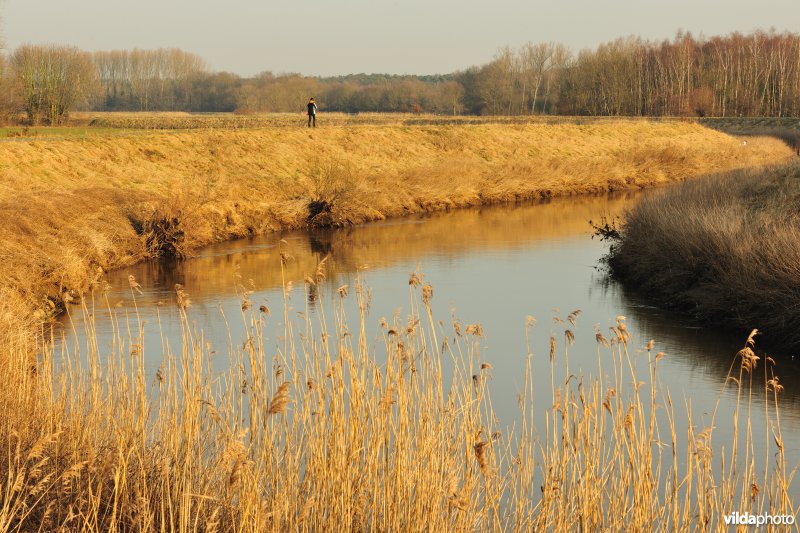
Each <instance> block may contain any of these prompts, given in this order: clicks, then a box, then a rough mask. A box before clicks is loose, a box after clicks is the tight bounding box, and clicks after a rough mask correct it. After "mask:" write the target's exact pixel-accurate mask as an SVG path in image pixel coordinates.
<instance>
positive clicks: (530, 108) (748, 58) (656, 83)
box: [0, 31, 800, 124]
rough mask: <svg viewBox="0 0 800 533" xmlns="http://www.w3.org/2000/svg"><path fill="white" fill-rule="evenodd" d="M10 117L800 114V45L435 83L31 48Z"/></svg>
mask: <svg viewBox="0 0 800 533" xmlns="http://www.w3.org/2000/svg"><path fill="white" fill-rule="evenodd" d="M0 95H1V96H0V108H2V109H1V111H3V112H4V113H5V114H7V115H16V114H20V113H24V115H25V116H26V119H27V121H28V122H30V123H32V124H42V123H48V124H59V123H60V122H62V121H63V120H64V119H65V118H66V117H67V116H68V113H69V112H70V111H71V110H76V109H81V110H96V111H190V112H239V113H251V112H299V111H301V110H302V109H303V108H304V104H305V101H306V100H307V98H308V97H309V96H314V97H316V99H317V101H318V102H319V105H320V108H321V110H324V111H340V112H347V113H358V112H370V111H375V112H417V113H436V114H475V115H533V114H557V115H559V114H560V115H608V116H617V115H619V116H797V115H800V34H796V33H789V32H784V33H777V32H774V31H770V32H764V31H756V32H752V33H750V34H740V33H733V34H730V35H727V36H720V37H713V38H709V39H707V38H698V37H694V36H692V35H691V34H689V33H678V34H677V35H676V36H675V37H674V38H673V39H671V40H666V41H658V42H656V41H647V40H643V39H641V38H637V37H628V38H623V39H617V40H615V41H612V42H608V43H604V44H601V45H599V46H598V47H597V48H595V49H586V50H581V51H578V52H577V53H576V52H573V51H572V50H570V49H569V48H568V47H566V46H564V45H563V44H558V43H526V44H524V45H522V46H520V47H518V48H511V47H505V48H502V49H500V50H499V51H498V53H497V54H496V55H495V57H494V58H493V59H492V60H491V61H490V62H488V63H486V64H484V65H479V66H474V67H471V68H468V69H466V70H463V71H459V72H454V73H451V74H446V75H436V76H396V75H384V74H369V75H368V74H355V75H347V76H334V77H313V76H303V75H300V74H291V73H290V74H274V73H271V72H264V73H261V74H259V75H257V76H254V77H247V78H245V77H241V76H238V75H235V74H231V73H227V72H211V71H210V70H209V69H208V67H207V65H206V64H205V62H204V61H203V59H202V58H201V57H199V56H197V55H195V54H192V53H189V52H185V51H182V50H178V49H158V50H128V51H125V50H123V51H104V52H84V51H81V50H78V49H76V48H73V47H67V46H34V45H25V46H21V47H19V48H17V49H16V50H14V51H13V52H11V53H10V54H8V55H7V56H0Z"/></svg>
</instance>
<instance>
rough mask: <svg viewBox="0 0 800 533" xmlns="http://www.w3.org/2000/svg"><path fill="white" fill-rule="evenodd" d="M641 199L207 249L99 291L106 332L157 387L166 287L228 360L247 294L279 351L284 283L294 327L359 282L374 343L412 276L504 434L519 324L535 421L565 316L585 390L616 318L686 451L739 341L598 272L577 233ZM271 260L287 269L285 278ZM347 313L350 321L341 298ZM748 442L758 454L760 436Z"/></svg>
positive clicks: (167, 331) (404, 308) (104, 341)
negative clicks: (477, 368) (315, 283)
mask: <svg viewBox="0 0 800 533" xmlns="http://www.w3.org/2000/svg"><path fill="white" fill-rule="evenodd" d="M641 194H643V193H637V194H628V195H622V196H612V197H592V198H572V199H563V200H557V201H552V202H549V203H544V204H536V205H525V206H514V207H505V206H504V207H489V208H481V209H471V210H463V211H457V212H452V213H444V214H437V215H432V216H426V217H414V218H407V219H400V220H392V221H387V222H382V223H375V224H370V225H365V226H361V227H353V228H347V229H339V230H329V231H315V232H292V233H286V234H282V235H274V236H268V237H263V238H258V239H252V240H241V241H235V242H231V243H225V244H221V245H217V246H212V247H210V248H207V249H205V250H203V251H202V252H201V253H200V254H199V255H198V257H196V258H193V259H191V260H188V261H184V262H178V263H148V264H141V265H137V266H134V267H131V268H126V269H123V270H121V271H119V272H116V273H113V274H112V275H111V276H109V278H108V281H109V283H110V285H111V286H112V289H111V290H110V291H109V292H108V293H107V298H108V300H107V301H108V303H109V304H110V307H111V308H112V309H113V311H114V313H115V314H116V317H117V322H116V324H117V327H119V324H120V322H119V321H120V320H122V322H123V323H124V321H125V317H128V319H132V318H133V317H134V316H138V319H140V320H142V321H144V322H146V323H147V325H146V326H145V328H144V332H145V340H144V345H145V358H146V360H147V361H148V363H147V364H148V370H149V372H150V373H152V374H154V373H155V371H156V369H157V368H158V366H159V365H160V364H161V362H162V343H163V342H165V341H164V339H166V342H170V339H172V340H173V342H175V343H176V344H178V345H179V344H180V341H179V337H180V331H181V326H180V323H179V314H178V312H177V308H176V305H175V290H174V287H175V284H176V283H179V284H181V285H183V286H184V287H185V291H186V292H187V293H188V295H189V297H190V298H191V300H192V307H191V308H190V310H189V316H190V319H191V320H192V321H193V323H194V324H195V326H196V328H197V329H202V330H203V331H204V335H205V337H206V339H207V341H208V342H210V343H212V344H213V345H214V346H217V347H220V349H225V347H227V346H229V345H240V346H241V343H242V342H243V340H244V338H245V327H244V326H243V325H242V319H241V305H242V294H243V293H244V292H245V291H248V292H251V293H250V295H249V300H250V302H251V303H252V306H253V308H255V309H257V308H258V307H259V306H261V305H263V306H266V307H268V308H270V309H271V310H272V311H273V313H272V315H273V320H274V322H275V323H276V324H275V325H276V326H277V327H276V333H275V338H273V339H269V340H268V342H272V343H274V345H278V344H279V343H280V342H281V339H280V338H279V333H277V331H280V330H281V325H280V322H281V321H282V311H281V310H282V309H283V296H282V294H283V292H282V288H281V287H282V286H283V285H284V284H287V283H289V282H291V285H292V286H293V290H292V294H291V305H292V307H293V309H292V316H294V315H295V314H308V313H312V314H313V313H315V312H317V309H318V306H319V305H326V302H329V300H330V299H331V298H336V299H338V295H337V294H336V289H337V288H338V287H341V286H343V285H348V286H349V287H354V286H355V285H356V283H357V281H358V280H357V278H360V280H361V282H362V283H363V284H364V285H365V286H366V287H369V288H370V289H371V305H370V311H369V316H368V319H367V321H368V325H370V326H372V327H373V330H372V332H368V336H369V335H372V338H377V337H378V336H379V335H380V332H379V325H378V324H379V322H380V319H381V318H382V317H392V316H393V315H395V314H396V313H399V316H403V317H404V316H406V314H407V313H408V308H409V285H408V280H409V275H410V274H411V273H412V272H415V271H416V272H421V273H424V279H425V281H426V282H430V283H431V284H432V285H433V288H434V296H433V302H432V303H433V308H434V313H435V315H436V318H437V319H441V320H443V321H444V322H445V323H448V322H451V321H452V317H453V316H455V317H457V318H458V319H459V320H460V321H461V322H462V323H464V324H466V323H480V324H481V326H482V328H483V331H484V334H485V339H484V341H483V346H482V353H483V358H484V359H485V360H487V361H490V362H491V364H492V366H493V370H492V376H491V381H490V385H489V386H490V387H491V388H492V400H493V404H494V409H495V411H496V413H497V415H498V417H499V418H500V419H501V421H508V422H509V423H513V422H514V420H515V419H516V417H517V416H518V412H519V406H518V401H517V399H518V393H519V392H521V390H522V382H521V379H522V378H521V376H522V370H523V368H524V363H525V359H526V355H527V347H526V342H525V324H526V317H527V316H533V317H535V318H536V319H537V322H536V325H535V326H534V327H533V329H532V330H531V332H530V339H531V342H530V345H531V348H532V351H533V357H534V358H537V359H538V360H539V364H541V368H542V369H546V370H543V372H542V376H541V377H542V381H541V383H539V385H540V390H541V393H537V394H540V397H539V398H538V400H540V403H539V404H538V405H539V406H542V408H543V409H544V406H546V405H547V402H548V401H549V400H550V391H549V342H550V336H551V335H553V336H555V337H556V338H557V339H563V337H564V329H565V327H570V328H571V326H565V324H566V322H564V319H565V318H566V316H567V314H568V313H570V312H571V311H573V310H575V309H580V310H581V311H582V313H581V314H580V316H579V317H578V324H577V327H576V328H571V329H574V330H575V345H574V346H573V347H571V348H570V355H569V357H570V361H569V365H570V371H571V372H572V373H574V374H576V375H583V376H586V377H589V378H590V377H591V376H592V375H593V374H594V373H596V368H597V344H596V339H595V331H596V329H599V330H600V331H602V332H604V333H605V334H606V336H610V334H609V331H608V327H609V326H611V325H613V324H614V323H615V319H616V317H617V316H618V315H624V316H625V317H627V319H626V320H627V325H628V328H629V330H630V331H631V332H632V333H633V335H634V340H633V342H632V344H631V346H632V347H633V348H634V349H633V350H632V352H633V354H634V361H635V364H636V365H637V366H639V367H640V369H642V375H643V376H645V378H646V375H647V372H646V368H647V367H646V363H647V360H646V356H645V355H644V353H643V352H644V346H645V345H646V344H647V342H648V341H649V340H650V339H654V340H655V351H661V352H665V353H666V354H667V356H666V358H664V359H663V360H661V361H660V363H659V374H660V382H661V384H662V386H663V387H664V388H665V389H667V388H668V389H669V391H670V393H671V397H672V400H673V402H674V405H675V412H676V415H677V420H676V422H677V423H678V434H679V439H681V438H684V440H685V437H681V435H685V434H686V429H685V426H686V424H687V423H688V422H687V416H686V408H687V406H688V408H689V409H690V410H691V412H692V420H693V423H694V425H695V428H696V430H697V431H700V430H701V429H703V427H705V426H707V425H708V424H709V423H710V414H711V410H712V409H713V408H714V404H715V402H716V400H717V398H718V397H721V405H720V411H721V412H722V413H724V412H725V411H726V409H727V410H730V409H731V407H732V405H733V403H734V402H735V390H734V389H733V387H730V386H728V387H725V386H724V383H723V381H724V377H725V375H726V373H727V371H728V368H729V366H730V364H731V362H732V360H733V356H734V354H735V353H736V351H737V350H738V349H740V348H741V347H742V344H743V342H744V340H745V338H746V336H747V333H748V332H746V331H739V332H714V331H707V330H703V329H699V328H697V327H695V326H694V325H693V324H692V323H691V321H690V320H686V319H680V318H676V317H675V316H673V315H672V314H671V313H668V312H664V311H660V310H658V309H655V308H653V307H650V306H648V305H646V304H645V303H643V301H642V299H641V298H640V297H639V296H638V295H635V294H629V293H628V292H626V291H625V290H623V289H622V288H621V287H620V286H618V285H617V284H615V283H613V282H610V281H609V280H608V279H607V278H606V276H605V275H604V274H603V272H602V271H600V270H598V268H597V267H598V262H599V259H600V258H601V256H602V255H603V254H604V252H605V251H606V244H604V243H601V242H599V241H598V240H597V239H592V238H591V233H592V230H591V227H590V225H589V223H588V221H589V220H595V221H597V220H599V219H600V218H601V217H603V216H606V217H614V216H618V215H620V214H622V213H623V211H624V210H625V209H627V208H630V207H631V206H632V205H634V203H635V202H636V201H637V199H638V198H639V197H640V195H641ZM647 194H653V193H647ZM655 194H657V193H655ZM279 250H282V251H283V252H284V254H286V255H287V256H289V257H290V259H289V260H288V262H287V263H286V266H285V268H283V269H281V259H280V254H279ZM325 258H327V259H326V260H325V262H326V272H327V278H326V280H325V282H324V283H322V284H321V287H320V289H319V291H309V290H308V289H307V286H306V285H304V283H303V279H304V277H305V276H306V275H308V274H312V273H313V272H314V271H315V270H316V269H317V266H318V265H319V263H320V261H322V260H323V259H325ZM129 275H133V276H134V277H135V279H136V280H137V282H138V283H139V284H140V285H141V287H142V293H141V294H138V293H135V292H132V291H131V289H130V287H129V283H128V276H129ZM134 300H135V301H134ZM348 300H349V301H350V304H349V305H350V306H351V309H350V311H351V314H352V316H354V317H355V316H357V312H356V311H355V310H354V306H355V303H353V302H352V300H354V298H352V295H351V297H350V298H349V299H348ZM104 305H105V303H102V304H101V302H98V304H97V307H96V309H95V310H94V314H95V319H96V320H95V325H96V332H97V337H98V339H99V342H100V347H101V350H102V348H103V345H110V344H111V343H112V342H113V334H112V331H113V328H114V323H115V322H114V321H113V320H112V319H111V318H110V313H109V310H108V309H107V308H104ZM120 317H121V318H120ZM237 318H238V319H237ZM64 327H65V329H64V331H65V342H66V344H67V345H73V346H79V345H81V344H82V343H83V342H84V333H83V326H82V324H81V317H80V313H78V312H77V310H73V312H72V316H71V317H70V318H68V319H65V321H64ZM774 357H775V358H776V359H777V360H778V367H777V370H778V372H779V374H780V375H781V381H782V383H783V384H784V386H785V391H784V393H783V394H782V395H781V397H780V402H781V408H782V412H781V422H782V427H783V432H784V442H785V443H786V453H787V457H789V458H790V459H791V461H792V463H791V464H792V465H794V464H796V462H797V461H798V459H800V438H798V437H800V387H798V385H800V379H799V378H798V373H797V369H796V366H795V361H794V360H793V358H792V354H785V355H783V356H774ZM213 364H214V366H215V367H216V369H217V370H218V371H220V372H223V371H225V365H226V362H225V358H222V357H221V358H219V359H218V360H216V361H215V362H214V363H213ZM798 364H800V357H798ZM557 365H562V362H561V361H559V362H557ZM559 372H562V374H561V375H563V368H558V367H557V370H556V375H559ZM545 374H546V375H545ZM659 394H661V393H659ZM754 402H755V405H756V407H757V409H755V410H754V415H753V421H754V427H756V428H764V427H765V426H764V424H765V420H764V416H765V415H764V409H763V405H764V404H763V393H762V394H761V395H760V396H758V395H757V398H756V399H755V400H754ZM715 425H716V428H715V430H714V431H715V433H714V439H715V442H719V443H726V442H730V435H731V432H732V423H730V421H729V419H727V421H726V419H724V417H723V416H722V415H719V416H718V418H717V420H716V423H715ZM682 426H683V429H681V427H682ZM760 432H761V433H763V429H762V430H761V431H760ZM770 440H771V439H770ZM758 442H761V443H763V442H764V439H763V437H759V439H758ZM758 442H757V446H758V445H759V444H758ZM771 446H772V447H773V449H772V452H774V451H775V450H774V445H771ZM762 449H763V448H762ZM795 485H797V484H795Z"/></svg>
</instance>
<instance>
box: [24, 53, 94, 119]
mask: <svg viewBox="0 0 800 533" xmlns="http://www.w3.org/2000/svg"><path fill="white" fill-rule="evenodd" d="M11 65H12V69H13V71H14V74H15V78H16V81H17V90H18V93H19V95H20V97H21V100H22V104H23V106H24V110H25V112H26V113H27V115H28V119H29V120H30V121H31V123H33V124H34V125H38V124H40V123H42V122H47V123H49V124H60V123H61V122H62V121H63V120H64V119H65V118H67V116H68V115H69V112H70V111H71V110H72V109H74V107H75V106H76V105H77V104H79V103H81V102H83V101H86V100H87V99H89V98H91V97H92V96H93V94H94V90H95V82H96V71H95V69H94V67H93V65H92V62H91V59H90V57H89V54H87V53H86V52H81V51H80V50H78V49H77V48H73V47H67V46H33V45H25V46H21V47H19V48H17V50H16V51H15V52H14V55H13V56H12V58H11Z"/></svg>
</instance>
